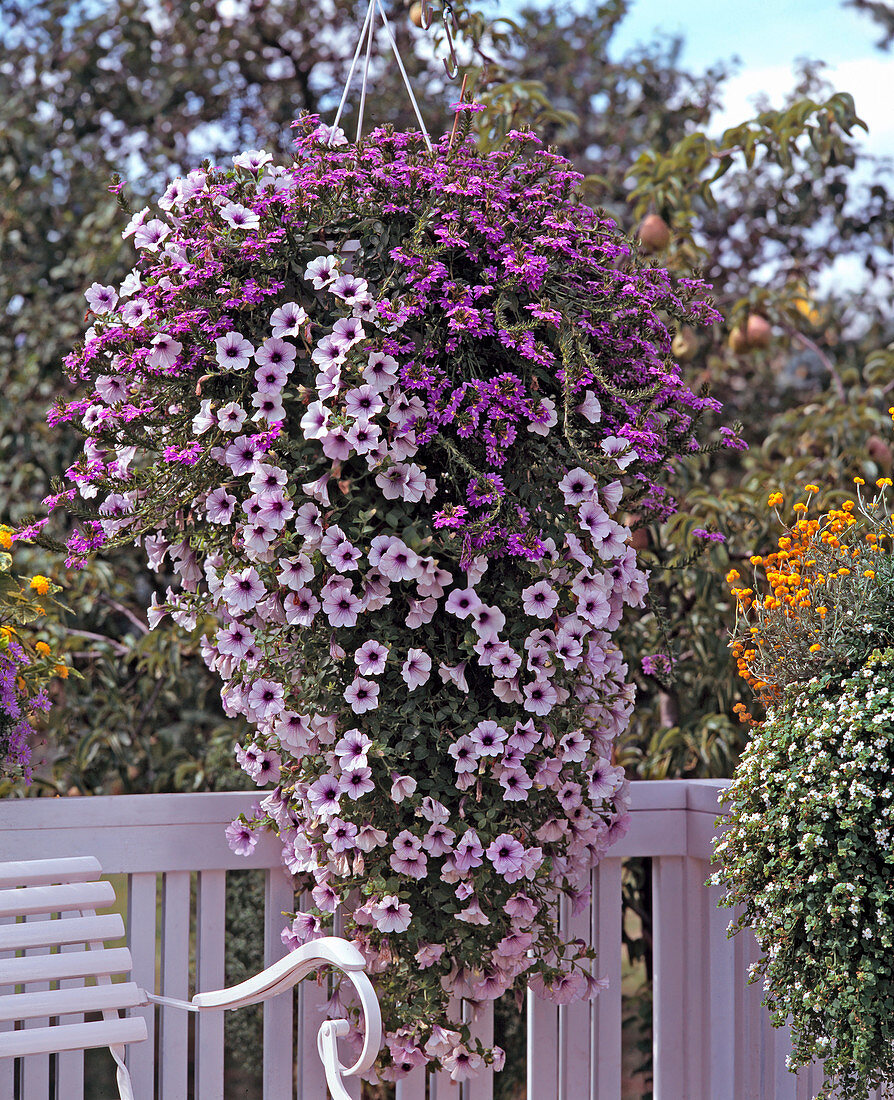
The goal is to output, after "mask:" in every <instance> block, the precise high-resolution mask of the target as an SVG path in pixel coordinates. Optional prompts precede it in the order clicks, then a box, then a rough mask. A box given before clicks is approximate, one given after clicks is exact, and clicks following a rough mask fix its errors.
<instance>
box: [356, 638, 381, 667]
mask: <svg viewBox="0 0 894 1100" xmlns="http://www.w3.org/2000/svg"><path fill="white" fill-rule="evenodd" d="M387 659H388V647H387V646H385V645H383V644H382V643H381V642H377V641H376V640H375V639H374V638H370V639H369V641H366V642H364V643H363V645H362V646H360V647H359V649H357V650H355V651H354V660H355V662H356V664H357V671H358V672H359V673H360V675H361V676H378V675H380V674H381V673H383V672H384V671H385V663H386V661H387Z"/></svg>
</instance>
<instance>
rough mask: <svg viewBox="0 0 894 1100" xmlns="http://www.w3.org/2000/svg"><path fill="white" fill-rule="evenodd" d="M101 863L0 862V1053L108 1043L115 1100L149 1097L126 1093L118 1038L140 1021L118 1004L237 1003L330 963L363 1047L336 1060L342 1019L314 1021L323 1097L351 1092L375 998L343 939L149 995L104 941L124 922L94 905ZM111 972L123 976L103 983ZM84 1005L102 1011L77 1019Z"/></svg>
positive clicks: (131, 1038) (201, 1007) (371, 1055)
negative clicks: (177, 993) (177, 991)
mask: <svg viewBox="0 0 894 1100" xmlns="http://www.w3.org/2000/svg"><path fill="white" fill-rule="evenodd" d="M101 871H102V868H101V866H100V863H99V860H97V859H95V858H94V857H92V856H78V857H73V858H70V859H41V860H31V861H27V862H24V861H23V862H12V863H0V988H3V987H10V988H11V989H12V990H13V992H11V993H8V994H6V995H4V996H0V1059H3V1058H22V1057H26V1056H28V1055H34V1054H49V1053H60V1052H63V1051H83V1050H86V1049H90V1048H93V1047H104V1046H108V1047H109V1048H110V1050H111V1052H112V1057H113V1058H114V1059H115V1062H116V1064H117V1079H118V1090H119V1094H120V1098H121V1100H149V1098H143V1097H139V1098H136V1097H134V1093H133V1087H132V1084H131V1079H130V1074H129V1072H128V1070H127V1067H126V1065H125V1046H126V1045H127V1044H131V1043H140V1042H143V1041H144V1040H146V1039H147V1028H146V1021H145V1020H144V1019H143V1018H142V1017H141V1016H128V1015H124V1016H122V1015H121V1011H122V1010H123V1011H124V1012H125V1013H126V1011H127V1010H128V1009H132V1008H136V1007H138V1006H141V1005H147V1004H150V1003H153V1002H154V1003H158V1004H162V1005H166V1006H169V1007H174V1008H180V1009H183V1010H185V1011H188V1012H220V1011H222V1010H224V1009H233V1008H241V1007H243V1006H245V1005H251V1004H257V1003H258V1002H260V1001H266V1000H268V999H270V998H271V997H274V996H276V995H277V994H278V993H283V992H286V991H287V990H290V989H291V988H292V987H293V986H294V985H295V984H297V983H298V982H300V981H301V979H302V978H304V977H306V976H307V975H308V974H310V973H311V972H313V971H315V970H317V969H318V968H319V967H321V966H332V967H336V968H337V969H339V970H341V971H342V972H343V973H344V974H345V975H346V977H347V978H348V979H349V980H350V982H351V983H352V985H353V986H354V989H355V991H356V993H357V996H358V998H359V1001H360V1006H361V1008H362V1010H363V1015H364V1021H365V1034H364V1042H363V1049H362V1051H361V1053H360V1056H359V1057H358V1059H357V1060H356V1062H355V1063H354V1064H353V1065H352V1066H350V1067H345V1066H344V1065H342V1063H341V1061H340V1060H339V1057H338V1051H337V1039H338V1037H339V1036H343V1035H345V1034H347V1032H348V1030H349V1025H348V1022H347V1021H346V1020H326V1021H324V1023H323V1024H322V1025H321V1026H320V1029H319V1033H318V1039H317V1046H318V1050H319V1054H320V1058H321V1059H322V1062H323V1067H324V1070H325V1075H326V1082H327V1084H328V1086H329V1090H330V1092H331V1094H332V1097H333V1100H351V1097H350V1094H349V1093H348V1091H347V1090H346V1089H345V1086H344V1083H343V1078H344V1077H353V1076H356V1075H357V1074H360V1073H364V1072H365V1071H366V1070H368V1069H369V1068H370V1067H371V1066H372V1063H373V1062H374V1061H375V1057H376V1054H377V1053H378V1050H379V1047H380V1046H381V1037H382V1029H381V1017H380V1013H379V1004H378V1000H377V999H376V995H375V992H374V991H373V988H372V985H371V984H370V981H369V978H368V977H367V975H366V973H365V971H364V966H365V964H364V960H363V956H362V955H361V954H360V952H359V951H358V950H357V948H356V947H355V946H354V945H353V944H351V943H349V942H348V941H347V940H344V939H339V938H337V937H334V936H327V937H324V938H322V939H319V940H315V941H313V942H311V943H308V944H305V945H304V946H302V947H299V948H296V949H295V950H294V951H292V952H290V953H289V954H288V955H287V956H286V957H285V958H283V959H280V960H279V961H277V962H275V963H273V965H272V966H269V967H267V969H266V970H264V971H263V972H262V973H260V974H257V975H255V976H254V977H252V978H249V979H248V980H247V981H244V982H242V983H241V984H239V985H237V986H233V987H232V988H230V989H219V990H214V991H210V992H205V993H197V994H196V995H195V996H194V997H193V998H192V999H191V1000H190V1001H184V1000H180V999H177V998H173V997H159V996H156V995H155V994H153V993H148V992H146V991H145V990H143V989H141V988H139V986H137V985H136V983H134V982H131V981H127V980H126V978H127V976H128V975H129V974H130V971H131V967H132V960H131V954H130V951H129V949H128V948H126V947H113V948H107V947H106V946H105V941H107V940H116V939H119V938H121V937H123V935H124V922H123V920H122V919H121V917H120V916H119V915H118V914H117V913H112V914H107V915H102V916H98V915H97V913H96V910H97V909H102V908H107V907H109V906H111V905H114V903H115V890H114V887H113V886H112V884H111V883H110V882H106V881H102V880H100V878H99V876H100V874H101ZM113 974H114V975H120V976H123V979H122V978H119V980H117V981H112V975H113ZM85 1013H90V1014H100V1015H101V1017H102V1018H101V1019H99V1020H89V1021H87V1020H85V1019H84V1014H85ZM4 1100H7V1098H4ZM321 1100H322V1098H321Z"/></svg>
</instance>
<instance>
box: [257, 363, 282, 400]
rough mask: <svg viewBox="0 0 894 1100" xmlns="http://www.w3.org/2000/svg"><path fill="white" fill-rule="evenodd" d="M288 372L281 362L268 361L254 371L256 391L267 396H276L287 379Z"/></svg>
mask: <svg viewBox="0 0 894 1100" xmlns="http://www.w3.org/2000/svg"><path fill="white" fill-rule="evenodd" d="M288 377H289V372H288V371H287V369H286V368H285V367H284V366H283V364H282V363H269V364H267V366H263V367H258V369H257V370H256V371H255V382H257V384H258V393H260V394H264V395H265V396H267V397H276V396H278V395H279V394H280V393H281V391H282V388H283V386H285V384H286V381H287V380H288Z"/></svg>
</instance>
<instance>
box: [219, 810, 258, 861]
mask: <svg viewBox="0 0 894 1100" xmlns="http://www.w3.org/2000/svg"><path fill="white" fill-rule="evenodd" d="M224 834H225V836H226V838H227V844H228V845H229V846H230V848H231V849H232V850H233V851H234V852H235V853H236V855H237V856H250V855H251V853H252V852H253V851H254V849H255V845H256V844H257V843H258V837H257V834H255V833H254V832H253V831H252V830H251V829H249V827H248V826H247V825H246V824H245V823H244V822H242V821H240V820H239V819H238V818H236V820H235V821H231V822H230V824H229V825H228V826H227V827H226V829H225V830H224Z"/></svg>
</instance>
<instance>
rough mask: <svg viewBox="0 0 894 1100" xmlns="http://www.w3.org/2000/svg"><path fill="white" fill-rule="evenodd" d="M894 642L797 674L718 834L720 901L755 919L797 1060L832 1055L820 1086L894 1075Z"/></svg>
mask: <svg viewBox="0 0 894 1100" xmlns="http://www.w3.org/2000/svg"><path fill="white" fill-rule="evenodd" d="M892 775H894V650H892V649H885V650H876V651H874V652H873V653H872V654H871V656H870V657H869V658H868V659H867V660H866V662H865V664H864V665H863V667H861V668H858V669H857V670H856V671H854V672H852V673H851V674H850V675H848V676H846V677H844V678H843V679H839V678H834V679H831V678H829V677H825V678H824V680H823V681H820V680H818V679H817V680H814V681H813V682H811V683H810V684H809V685H807V686H806V688H804V689H802V690H798V689H796V688H792V687H789V688H787V689H785V691H784V692H783V693H782V698H781V699H780V700H779V701H778V702H777V703H776V704H774V705H773V706H772V707H771V710H770V712H769V713H768V715H767V718H766V720H765V721H764V722H763V723H762V724H761V725H760V726H759V727H758V728H757V729H756V732H755V735H754V737H753V739H752V741H751V742H750V744H749V745H748V747H747V749H746V750H745V752H744V754H743V756H742V759H741V762H740V764H739V767H738V769H737V771H736V775H735V778H734V780H733V782H732V785H731V786H730V788H729V791H728V798H729V804H730V807H731V813H730V817H729V821H728V824H727V827H726V829H725V830H724V832H723V833H722V835H721V836H720V838H719V839H718V841H717V842H716V845H715V857H716V859H717V860H718V861H719V862H720V864H721V868H720V870H719V871H718V872H717V873H716V875H715V876H714V877H713V879H712V881H713V882H714V883H715V884H725V885H726V888H727V895H726V898H725V901H724V904H726V905H728V906H737V905H740V906H741V907H742V909H741V914H740V915H739V917H738V918H737V920H736V921H735V922H734V923H733V925H732V929H733V931H736V932H737V931H739V930H741V929H743V928H751V929H752V930H753V931H754V934H755V936H756V937H757V941H758V944H759V946H760V948H761V951H762V953H763V954H762V958H761V959H760V960H759V961H758V963H756V964H755V966H754V968H753V974H752V980H754V981H758V980H762V981H763V984H764V989H765V991H766V998H765V1003H766V1004H767V1005H768V1007H769V1008H770V1010H771V1011H772V1013H773V1022H774V1024H775V1025H776V1026H782V1025H783V1024H785V1023H786V1022H787V1021H788V1022H790V1024H791V1030H792V1053H791V1056H790V1059H789V1066H790V1068H791V1069H793V1070H797V1069H798V1068H799V1067H801V1066H805V1065H808V1064H809V1063H811V1062H812V1061H814V1060H815V1059H824V1060H825V1061H824V1067H823V1068H824V1072H825V1081H824V1086H823V1091H822V1092H821V1093H820V1096H821V1097H829V1098H831V1097H832V1096H835V1097H840V1098H841V1100H865V1097H866V1095H867V1094H868V1092H869V1091H870V1090H872V1089H875V1088H878V1087H879V1086H880V1085H882V1084H884V1083H885V1082H888V1083H890V1082H892V1081H894V889H892V881H894V783H892Z"/></svg>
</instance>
